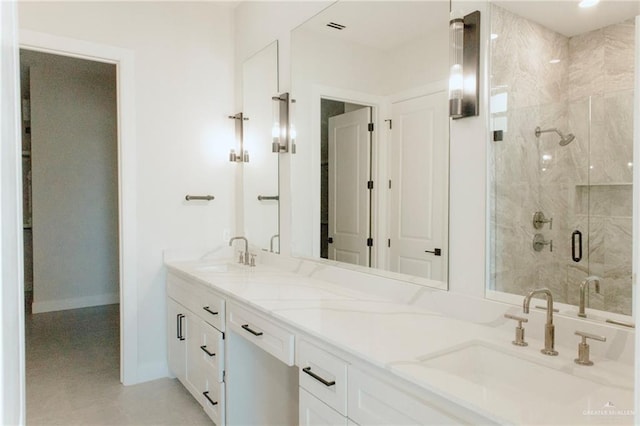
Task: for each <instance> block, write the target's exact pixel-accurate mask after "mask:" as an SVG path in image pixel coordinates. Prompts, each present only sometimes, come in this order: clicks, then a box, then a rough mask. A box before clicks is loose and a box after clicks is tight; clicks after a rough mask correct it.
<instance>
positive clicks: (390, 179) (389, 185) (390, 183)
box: [389, 179, 391, 189]
mask: <svg viewBox="0 0 640 426" xmlns="http://www.w3.org/2000/svg"><path fill="white" fill-rule="evenodd" d="M389 189H391V179H389Z"/></svg>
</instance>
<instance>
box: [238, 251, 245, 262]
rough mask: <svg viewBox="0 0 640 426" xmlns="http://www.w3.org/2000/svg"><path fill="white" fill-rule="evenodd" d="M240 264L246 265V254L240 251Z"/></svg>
mask: <svg viewBox="0 0 640 426" xmlns="http://www.w3.org/2000/svg"><path fill="white" fill-rule="evenodd" d="M238 263H244V252H242V251H240V257H239V258H238Z"/></svg>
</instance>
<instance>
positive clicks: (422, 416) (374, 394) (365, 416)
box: [297, 339, 490, 426]
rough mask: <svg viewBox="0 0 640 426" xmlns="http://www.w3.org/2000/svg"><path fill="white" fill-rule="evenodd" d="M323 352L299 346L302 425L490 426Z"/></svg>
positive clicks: (305, 344) (435, 398)
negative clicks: (480, 424) (472, 425)
mask: <svg viewBox="0 0 640 426" xmlns="http://www.w3.org/2000/svg"><path fill="white" fill-rule="evenodd" d="M321 346H322V344H321V343H318V344H314V343H312V342H310V341H308V340H306V339H300V340H299V341H298V344H297V351H298V352H297V363H298V366H299V367H300V376H299V384H300V400H299V419H300V420H299V423H300V425H305V426H307V425H308V426H311V425H361V426H366V425H421V424H438V425H461V424H478V423H482V424H485V423H490V421H489V420H487V419H484V418H482V417H479V416H477V415H476V414H475V413H472V412H471V411H469V410H467V409H465V408H463V407H460V406H458V405H457V404H453V403H451V402H450V401H448V400H446V399H445V398H442V397H440V396H437V395H435V394H431V393H429V392H427V391H422V390H416V389H415V388H411V387H410V386H408V385H403V384H402V383H401V381H399V380H397V379H391V378H389V377H387V376H388V375H387V374H384V373H381V372H378V371H374V369H372V368H370V367H368V366H365V365H364V362H362V361H360V360H358V359H351V360H350V362H347V361H345V360H343V359H342V358H340V357H339V356H337V355H336V354H334V353H332V352H331V351H330V350H325V349H323V348H322V347H321ZM345 358H347V357H345Z"/></svg>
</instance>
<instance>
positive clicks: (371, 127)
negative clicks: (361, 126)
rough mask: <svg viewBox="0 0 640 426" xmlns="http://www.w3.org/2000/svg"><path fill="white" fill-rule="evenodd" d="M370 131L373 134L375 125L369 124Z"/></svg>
mask: <svg viewBox="0 0 640 426" xmlns="http://www.w3.org/2000/svg"><path fill="white" fill-rule="evenodd" d="M369 131H370V132H373V123H369Z"/></svg>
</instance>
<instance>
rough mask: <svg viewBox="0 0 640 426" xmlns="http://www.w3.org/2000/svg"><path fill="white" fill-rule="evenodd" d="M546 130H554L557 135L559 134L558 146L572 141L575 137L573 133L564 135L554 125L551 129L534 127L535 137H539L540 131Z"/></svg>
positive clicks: (546, 131) (545, 131)
mask: <svg viewBox="0 0 640 426" xmlns="http://www.w3.org/2000/svg"><path fill="white" fill-rule="evenodd" d="M548 132H555V133H557V134H558V136H560V146H567V145H569V144H570V143H571V142H573V140H574V139H575V138H576V137H575V135H574V134H573V133H569V134H567V135H565V134H563V133H562V132H561V131H560V130H558V129H556V128H555V127H554V128H553V129H546V130H542V129H541V128H540V127H539V126H538V127H536V137H537V138H538V137H540V135H541V134H542V133H548Z"/></svg>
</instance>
